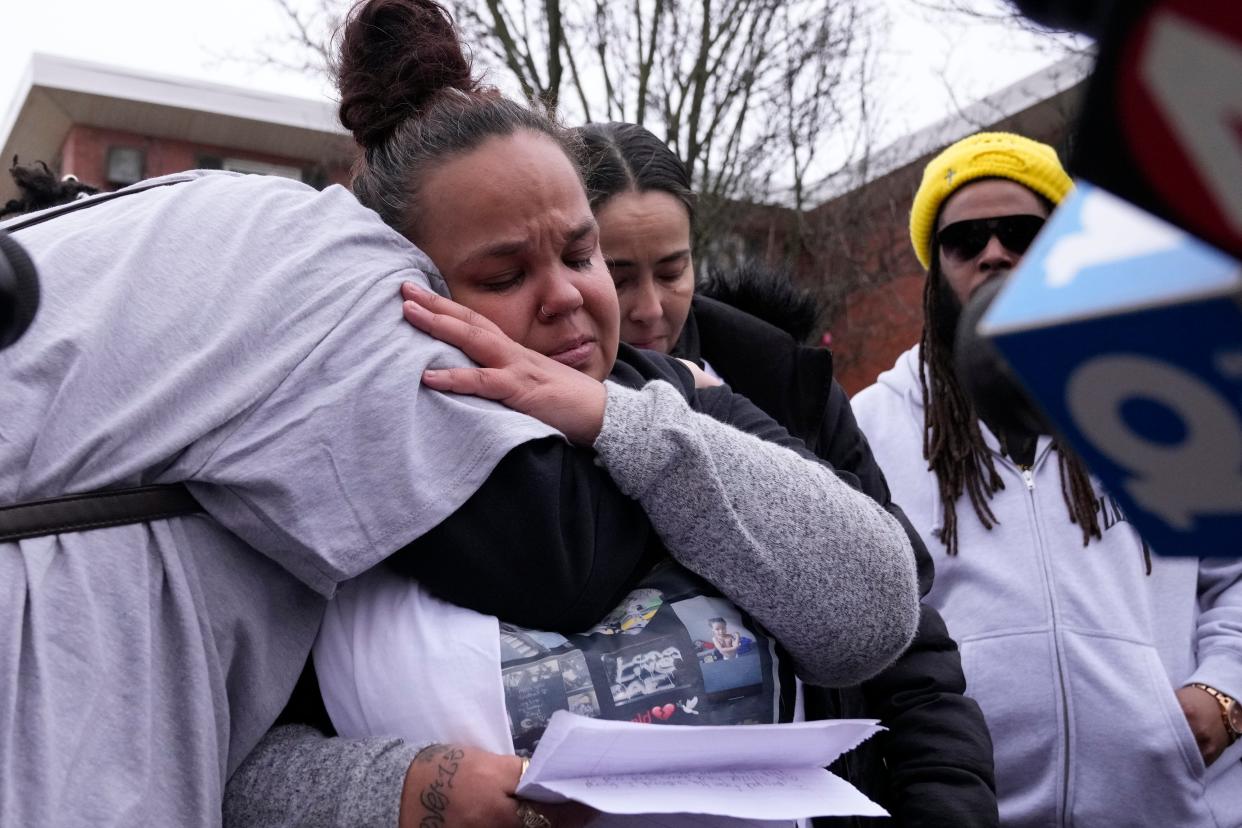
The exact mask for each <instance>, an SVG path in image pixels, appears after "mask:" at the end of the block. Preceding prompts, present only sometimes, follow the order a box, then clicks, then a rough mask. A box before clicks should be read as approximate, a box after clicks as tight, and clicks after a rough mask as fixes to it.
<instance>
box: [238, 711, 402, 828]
mask: <svg viewBox="0 0 1242 828" xmlns="http://www.w3.org/2000/svg"><path fill="white" fill-rule="evenodd" d="M418 750H419V748H417V747H415V746H413V745H410V744H408V743H406V742H404V741H402V740H401V739H383V738H374V739H341V738H329V737H327V736H324V735H323V734H322V733H320V732H319V731H318V730H316V729H314V728H313V727H306V726H304V725H283V726H280V727H275V728H272V730H270V731H268V733H267V735H266V736H264V737H263V739H262V741H260V742H259V744H258V746H257V747H255V749H254V750H253V751H251V753H250V755H249V756H248V757H247V758H246V761H244V762H242V764H241V766H240V767H238V769H237V770H236V771H235V772H234V773H233V776H232V777H231V778H230V779H229V783H228V786H227V788H225V793H224V825H225V826H226V828H279V826H299V827H300V828H353V827H354V826H357V828H371V826H374V827H375V828H395V826H396V825H397V818H398V815H399V814H400V810H401V789H402V786H403V785H404V783H405V774H406V771H407V770H409V767H410V763H411V762H412V761H414V757H415V755H416V754H417V753H418Z"/></svg>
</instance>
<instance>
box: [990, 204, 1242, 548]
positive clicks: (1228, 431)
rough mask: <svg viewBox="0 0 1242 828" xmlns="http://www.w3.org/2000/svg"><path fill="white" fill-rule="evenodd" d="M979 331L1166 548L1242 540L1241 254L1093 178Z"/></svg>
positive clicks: (1054, 222)
mask: <svg viewBox="0 0 1242 828" xmlns="http://www.w3.org/2000/svg"><path fill="white" fill-rule="evenodd" d="M980 333H981V334H983V335H984V336H985V337H987V338H990V339H991V340H992V342H993V343H994V345H995V346H996V348H997V349H998V350H999V351H1000V353H1001V354H1002V355H1003V356H1004V358H1005V359H1006V360H1007V361H1008V362H1009V364H1010V366H1011V367H1012V368H1013V370H1014V372H1015V373H1016V374H1017V375H1018V377H1019V378H1020V379H1021V381H1022V382H1023V384H1024V385H1025V386H1026V388H1027V389H1028V390H1029V391H1030V392H1031V395H1032V396H1033V397H1034V398H1035V399H1036V400H1037V401H1038V404H1039V406H1040V407H1041V408H1042V409H1043V410H1044V412H1045V413H1046V414H1047V416H1048V419H1049V420H1050V421H1051V422H1052V423H1053V426H1054V427H1055V428H1056V429H1057V430H1058V432H1059V433H1060V434H1061V436H1062V437H1064V438H1065V439H1066V440H1068V441H1069V442H1070V444H1071V445H1073V446H1074V447H1075V449H1077V451H1078V452H1079V454H1080V455H1081V456H1082V457H1083V459H1084V460H1085V461H1086V463H1087V465H1088V466H1089V467H1090V468H1091V470H1092V471H1093V472H1094V473H1095V474H1096V475H1097V476H1098V477H1099V478H1100V479H1101V481H1103V483H1104V485H1105V486H1106V487H1107V488H1108V490H1109V492H1110V493H1112V494H1113V495H1114V496H1115V497H1116V498H1117V499H1118V500H1119V501H1121V502H1122V504H1123V506H1124V507H1125V510H1126V513H1127V515H1128V516H1129V517H1130V519H1131V520H1132V521H1133V522H1134V524H1135V526H1136V527H1138V529H1139V531H1140V532H1141V533H1142V534H1143V537H1144V538H1145V539H1146V540H1147V541H1148V542H1149V543H1150V544H1151V546H1152V548H1153V549H1154V550H1155V551H1157V552H1160V553H1163V554H1185V555H1237V554H1238V551H1239V550H1238V538H1240V537H1242V264H1240V263H1239V262H1238V261H1237V260H1236V259H1234V258H1232V257H1230V256H1228V255H1226V254H1225V253H1222V252H1221V251H1219V250H1216V249H1214V248H1212V247H1210V246H1208V245H1206V244H1203V243H1202V242H1200V241H1198V240H1196V239H1195V238H1193V237H1192V236H1190V235H1189V234H1187V233H1185V232H1183V231H1181V230H1179V229H1177V228H1175V227H1173V226H1171V225H1169V224H1167V223H1166V222H1164V221H1161V220H1159V219H1156V218H1154V217H1153V216H1151V215H1149V214H1147V213H1145V212H1143V211H1141V210H1139V209H1137V208H1135V207H1133V206H1131V205H1129V204H1127V203H1125V202H1124V201H1121V200H1120V199H1118V198H1116V197H1114V196H1112V195H1110V194H1109V193H1107V192H1105V191H1103V190H1101V189H1099V188H1097V187H1093V186H1091V185H1089V184H1085V183H1084V184H1081V185H1080V186H1079V187H1078V189H1077V190H1076V191H1075V192H1074V194H1073V195H1071V196H1070V197H1069V198H1068V199H1067V200H1066V201H1065V202H1063V203H1062V205H1061V207H1060V208H1059V209H1058V210H1057V211H1056V212H1055V213H1054V214H1053V216H1052V219H1051V220H1050V221H1049V223H1048V225H1047V226H1046V227H1045V228H1044V231H1043V233H1042V234H1041V235H1040V237H1039V239H1038V240H1037V241H1036V242H1035V245H1034V246H1033V247H1032V248H1031V250H1030V251H1029V252H1028V253H1027V255H1026V258H1025V259H1024V260H1023V262H1022V265H1021V266H1020V267H1019V268H1018V270H1017V271H1016V272H1015V273H1014V275H1013V276H1012V277H1011V278H1010V279H1009V281H1008V282H1007V283H1006V285H1005V287H1004V289H1003V291H1002V292H1001V294H1000V296H999V297H998V298H997V299H996V300H995V302H994V303H993V305H992V307H991V308H990V309H989V310H988V312H987V314H986V315H985V316H984V318H983V321H982V323H981V325H980Z"/></svg>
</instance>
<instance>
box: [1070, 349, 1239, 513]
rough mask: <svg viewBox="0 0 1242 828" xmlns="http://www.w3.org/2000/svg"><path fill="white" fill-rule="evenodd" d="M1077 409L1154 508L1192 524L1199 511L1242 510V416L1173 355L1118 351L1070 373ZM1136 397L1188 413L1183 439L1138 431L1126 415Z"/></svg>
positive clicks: (1088, 431) (1077, 421) (1096, 441)
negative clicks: (1163, 358) (1165, 358)
mask: <svg viewBox="0 0 1242 828" xmlns="http://www.w3.org/2000/svg"><path fill="white" fill-rule="evenodd" d="M1065 396H1066V405H1067V406H1068V408H1069V411H1070V416H1071V417H1073V419H1074V425H1076V426H1077V427H1078V428H1079V430H1080V431H1081V432H1082V433H1083V435H1084V436H1085V437H1086V438H1087V439H1088V440H1089V441H1090V442H1091V443H1092V444H1093V445H1094V446H1095V448H1096V449H1098V450H1099V451H1100V452H1101V453H1103V454H1104V455H1106V456H1107V457H1108V458H1109V459H1110V460H1112V461H1113V462H1114V463H1116V464H1117V465H1119V466H1121V467H1122V468H1124V469H1126V470H1128V471H1129V472H1130V473H1131V475H1132V478H1131V479H1130V480H1128V481H1126V482H1125V483H1124V484H1123V485H1124V486H1125V489H1126V491H1127V492H1129V494H1130V496H1131V497H1133V498H1134V500H1135V501H1136V502H1137V503H1138V504H1139V505H1140V506H1142V507H1143V508H1144V509H1146V510H1147V511H1149V512H1151V513H1152V514H1154V515H1156V516H1158V517H1160V518H1161V519H1163V520H1164V521H1165V522H1166V523H1167V524H1169V525H1170V526H1171V527H1173V528H1174V529H1177V530H1179V531H1188V530H1190V529H1191V528H1193V526H1194V520H1195V517H1196V516H1198V515H1219V514H1237V513H1239V512H1242V423H1240V422H1239V421H1238V417H1237V414H1236V413H1235V412H1234V410H1233V408H1232V407H1231V406H1230V405H1229V403H1228V401H1226V400H1225V399H1223V398H1222V397H1221V396H1220V395H1219V394H1217V393H1216V391H1214V390H1213V389H1212V388H1211V386H1209V385H1207V384H1206V383H1204V382H1201V381H1200V380H1199V379H1198V378H1196V377H1194V376H1193V375H1191V374H1188V373H1186V372H1185V371H1182V370H1180V369H1178V368H1176V367H1174V366H1172V365H1169V364H1168V363H1165V362H1160V361H1158V360H1155V359H1149V358H1147V357H1141V356H1134V355H1123V354H1112V355H1108V356H1100V357H1095V358H1094V359H1090V360H1088V361H1086V362H1084V363H1083V364H1082V365H1080V366H1079V367H1078V368H1077V369H1076V370H1075V371H1074V373H1073V374H1071V375H1070V378H1069V382H1068V384H1067V385H1066V388H1065ZM1130 400H1151V401H1154V402H1156V403H1159V404H1160V405H1162V406H1165V407H1166V408H1167V409H1169V410H1170V411H1172V412H1174V413H1175V414H1176V415H1177V416H1178V418H1180V419H1181V421H1182V425H1183V426H1184V427H1185V429H1186V434H1185V437H1184V439H1182V440H1181V441H1180V442H1178V443H1174V444H1168V443H1160V442H1156V441H1153V440H1150V439H1148V438H1147V437H1144V436H1143V435H1141V434H1137V433H1135V432H1134V430H1133V429H1132V428H1131V427H1130V426H1129V425H1128V424H1127V423H1126V421H1125V420H1124V418H1123V417H1122V416H1121V407H1122V405H1124V404H1125V403H1126V402H1128V401H1130Z"/></svg>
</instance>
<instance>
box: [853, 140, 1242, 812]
mask: <svg viewBox="0 0 1242 828" xmlns="http://www.w3.org/2000/svg"><path fill="white" fill-rule="evenodd" d="M1071 188H1072V183H1071V182H1070V179H1069V177H1068V176H1067V175H1066V174H1065V172H1064V170H1063V169H1062V167H1061V164H1060V162H1059V161H1058V160H1057V157H1056V153H1055V151H1054V150H1053V149H1052V148H1051V147H1048V146H1046V145H1044V144H1040V143H1037V142H1035V141H1031V140H1029V139H1026V138H1023V137H1020V136H1016V135H1010V134H1004V133H981V134H978V135H973V136H970V137H969V138H966V139H963V140H962V141H959V142H958V143H956V144H954V145H953V146H951V147H949V148H948V149H946V150H945V151H944V152H943V153H941V154H940V155H939V156H937V157H936V158H935V159H933V160H932V161H931V162H930V163H929V164H928V166H927V168H926V170H925V172H924V177H923V182H922V185H921V186H920V188H919V190H918V193H917V195H916V196H915V200H914V205H913V209H912V212H911V222H910V223H911V237H912V240H913V243H914V247H915V251H916V253H917V255H918V256H919V259H920V261H921V262H922V264H923V265H924V267H926V268H927V274H928V275H927V285H926V290H925V314H926V318H925V325H924V332H923V337H922V341H921V342H920V343H919V344H918V345H916V346H915V347H913V348H911V349H910V350H908V351H906V352H905V353H904V354H902V355H901V356H900V357H899V358H898V360H897V363H896V365H894V366H893V368H892V369H890V370H889V371H886V372H885V373H883V374H881V375H880V377H879V380H878V381H877V382H876V383H875V384H874V385H872V386H871V387H869V388H867V389H864V390H863V391H861V392H860V393H859V394H858V395H857V396H856V397H855V398H854V399H853V401H852V402H853V407H854V412H855V415H856V416H857V418H858V422H859V425H860V426H861V427H862V429H863V431H864V433H865V434H866V435H867V438H868V440H869V442H870V444H871V447H872V450H873V451H874V453H875V456H876V459H877V460H878V461H879V462H880V464H881V466H882V467H883V468H884V470H885V473H886V474H887V476H888V482H889V485H890V487H891V488H892V492H893V497H894V498H895V499H896V500H898V501H900V502H901V503H902V505H903V506H904V507H905V510H906V513H907V515H908V516H909V517H910V519H911V521H913V523H914V524H915V526H916V527H918V529H919V531H920V533H921V534H922V535H923V538H924V540H925V542H926V543H927V546H928V548H929V549H930V550H931V552H932V555H933V557H934V558H935V564H936V576H937V577H936V582H935V585H934V586H933V588H932V590H931V592H930V593H929V594H928V595H927V597H926V599H925V600H926V601H927V602H928V603H930V604H932V605H933V606H934V607H936V608H937V609H938V610H939V611H940V613H941V614H942V615H943V616H944V618H945V621H946V622H947V623H948V625H949V630H950V632H951V633H952V635H953V637H954V638H955V639H957V641H958V644H959V646H960V647H961V651H962V667H963V669H964V671H965V673H966V681H967V693H968V695H970V696H972V697H973V698H975V699H976V700H977V701H978V702H979V705H980V707H981V708H982V709H983V713H984V716H985V718H986V719H987V722H988V726H989V728H990V729H991V731H992V737H993V742H994V744H995V759H996V783H997V797H998V799H999V803H1000V813H1001V821H1002V823H1003V824H1005V825H1011V826H1041V828H1042V827H1043V826H1050V825H1081V826H1096V825H1153V826H1155V825H1160V826H1166V825H1167V826H1173V825H1176V826H1238V825H1242V741H1240V740H1238V738H1237V736H1238V734H1237V726H1238V719H1239V718H1240V717H1242V714H1240V713H1239V712H1238V706H1237V702H1236V701H1234V700H1235V699H1238V698H1242V559H1233V558H1215V559H1198V558H1193V557H1186V558H1169V557H1158V556H1152V555H1150V554H1149V553H1148V550H1147V548H1146V546H1145V544H1144V543H1143V541H1142V539H1141V538H1140V537H1139V535H1138V534H1137V533H1136V532H1135V531H1134V529H1133V527H1132V526H1131V524H1130V523H1129V522H1128V521H1127V520H1126V517H1125V515H1124V514H1123V513H1122V511H1121V510H1120V509H1119V508H1118V506H1117V503H1116V502H1115V501H1114V500H1113V499H1112V498H1110V497H1109V496H1108V495H1107V494H1105V493H1104V492H1102V491H1101V490H1100V488H1099V485H1098V483H1096V481H1094V480H1093V479H1092V478H1091V477H1090V475H1088V474H1087V472H1086V470H1085V468H1084V467H1083V466H1082V464H1081V461H1079V460H1078V459H1077V458H1076V457H1074V456H1073V455H1072V454H1071V453H1069V452H1068V451H1066V450H1063V449H1061V448H1060V447H1059V446H1058V445H1057V444H1056V442H1055V441H1054V439H1053V438H1051V437H1050V436H1048V435H1045V434H1036V433H1023V432H1022V430H1021V429H1014V428H1013V427H1002V426H1001V425H999V424H989V423H988V422H986V421H984V420H982V419H980V418H979V416H978V415H977V413H976V411H975V409H974V407H973V406H972V404H971V403H970V401H969V399H968V398H967V396H966V395H965V394H964V393H963V391H962V386H961V384H960V381H959V378H958V377H957V376H955V374H954V372H953V369H952V367H951V366H952V342H953V334H954V329H955V327H956V322H957V317H958V314H959V313H960V311H961V307H962V303H964V302H965V301H966V300H967V299H968V298H969V297H970V296H971V295H972V294H973V293H974V292H975V291H976V290H978V289H979V288H981V287H983V286H984V285H987V284H989V283H992V282H994V281H995V280H996V279H998V278H1003V277H1004V276H1005V275H1007V274H1008V273H1009V272H1010V271H1011V270H1012V269H1013V268H1014V267H1015V266H1016V265H1017V264H1018V262H1019V261H1020V259H1021V257H1022V254H1023V253H1024V252H1025V250H1026V247H1027V245H1029V244H1030V242H1031V240H1032V239H1033V237H1034V236H1035V234H1036V233H1037V232H1038V230H1039V228H1040V226H1041V225H1042V223H1043V220H1044V219H1045V218H1046V217H1047V216H1048V214H1049V213H1050V212H1051V210H1052V209H1053V208H1054V206H1055V204H1056V203H1058V202H1059V201H1060V200H1061V199H1062V198H1063V197H1064V196H1065V195H1066V194H1067V193H1068V192H1069V191H1070V189H1071ZM1014 404H1015V405H1017V404H1018V402H1017V401H1016V400H1015V403H1014ZM1015 419H1016V418H1015ZM993 425H995V427H993Z"/></svg>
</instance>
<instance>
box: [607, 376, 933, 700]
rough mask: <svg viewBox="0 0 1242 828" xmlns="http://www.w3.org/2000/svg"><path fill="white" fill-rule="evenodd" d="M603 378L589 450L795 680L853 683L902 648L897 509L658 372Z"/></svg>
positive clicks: (909, 634)
mask: <svg viewBox="0 0 1242 828" xmlns="http://www.w3.org/2000/svg"><path fill="white" fill-rule="evenodd" d="M607 386H608V402H607V406H606V408H605V411H604V426H603V429H602V430H601V431H600V435H599V438H598V439H597V440H596V441H595V450H596V452H597V453H598V455H599V457H600V460H601V461H602V463H603V464H604V466H605V467H606V468H607V470H608V472H609V474H610V475H611V476H612V478H613V480H614V481H616V483H617V486H618V487H619V488H620V489H621V490H622V491H623V492H625V494H627V495H629V496H630V497H633V498H635V499H636V500H638V501H639V503H640V504H641V505H642V506H643V509H644V510H645V511H646V513H647V515H648V517H649V518H650V520H651V523H652V525H653V526H654V527H655V529H656V531H657V532H658V533H659V534H660V537H661V539H662V540H663V541H664V543H665V545H666V546H667V547H668V550H669V552H670V554H672V556H673V557H674V558H675V559H676V560H677V561H678V562H679V563H681V564H682V565H683V566H685V567H686V568H687V569H690V570H692V571H694V572H696V573H698V574H699V575H701V576H702V577H704V578H706V579H707V580H708V581H710V582H711V583H712V584H714V585H715V586H716V588H717V589H719V590H720V591H721V592H722V593H724V594H725V595H727V596H728V597H729V598H730V599H731V600H732V601H733V602H734V603H736V604H737V605H738V606H740V607H742V608H743V609H745V610H746V611H747V612H749V613H750V614H751V615H752V616H754V617H755V619H756V620H758V621H759V622H760V623H762V624H763V625H764V626H765V627H766V628H767V629H768V631H769V632H771V633H772V634H773V635H774V636H775V637H776V639H777V640H778V641H780V643H781V644H782V645H783V646H784V647H785V649H786V650H787V651H788V652H789V653H790V655H792V656H793V658H794V661H795V662H796V664H797V665H798V668H799V670H798V672H799V675H800V677H801V678H802V679H803V680H804V681H807V682H810V683H813V684H822V685H827V686H845V685H851V684H857V683H859V682H861V681H863V680H864V679H867V678H870V677H871V676H874V675H875V674H876V673H878V672H880V671H881V670H882V669H884V668H885V667H886V666H888V665H889V664H891V663H892V662H893V661H894V660H895V659H896V658H897V656H899V655H900V654H901V652H902V651H903V650H904V649H905V648H906V646H907V645H908V644H909V643H910V641H911V639H912V638H913V636H914V632H915V628H916V626H917V624H918V613H919V609H918V584H917V579H916V576H915V567H914V552H913V550H912V549H911V547H910V541H909V538H908V537H907V536H906V533H905V531H904V530H903V529H902V527H901V524H900V523H898V521H897V520H896V518H894V517H893V516H892V515H890V514H889V513H888V512H887V511H885V510H884V509H883V508H882V507H881V506H880V505H879V504H878V503H876V502H875V501H874V500H872V499H871V498H869V497H867V496H866V495H865V494H863V493H861V492H859V491H856V490H854V489H852V488H851V487H850V486H848V485H847V484H845V483H844V482H843V481H841V480H840V479H839V478H838V477H837V476H836V475H835V474H833V473H832V471H831V470H829V469H828V468H826V467H825V466H823V465H821V464H819V463H817V462H814V461H812V460H808V459H805V458H803V457H801V456H799V455H798V454H797V453H795V452H793V451H791V450H789V449H787V448H784V447H782V446H777V445H774V444H772V443H768V442H765V441H763V440H761V439H759V438H757V437H754V436H752V435H750V434H745V433H743V432H741V431H738V430H737V429H735V428H732V427H731V426H728V425H726V424H724V423H721V422H718V421H716V420H714V419H712V418H711V417H709V416H707V415H704V414H700V413H697V412H695V411H693V410H691V408H690V407H689V406H688V405H687V403H686V401H685V399H684V398H683V397H682V395H681V394H679V393H678V392H677V391H676V390H674V388H673V387H672V386H671V385H668V384H667V383H664V382H661V381H654V382H650V383H648V384H647V385H646V386H644V387H643V388H642V389H641V390H638V391H635V390H632V389H628V388H625V387H623V386H620V385H617V384H615V383H612V382H608V383H607Z"/></svg>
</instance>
